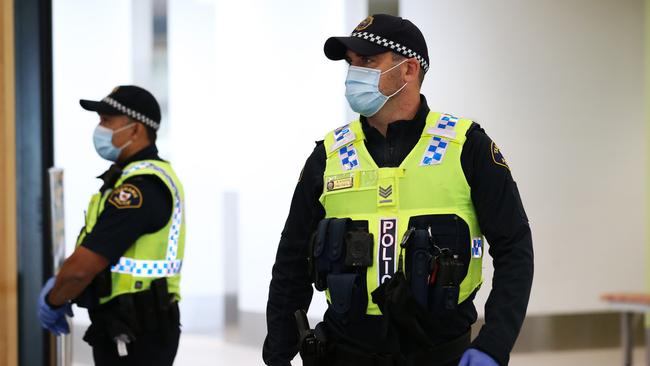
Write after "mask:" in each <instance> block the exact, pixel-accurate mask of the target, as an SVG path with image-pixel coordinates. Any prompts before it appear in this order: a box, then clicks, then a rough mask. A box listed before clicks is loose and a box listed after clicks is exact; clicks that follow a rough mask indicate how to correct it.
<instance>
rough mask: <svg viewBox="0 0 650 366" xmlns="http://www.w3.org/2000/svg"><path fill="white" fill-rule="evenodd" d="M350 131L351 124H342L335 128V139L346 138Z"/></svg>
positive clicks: (337, 140)
mask: <svg viewBox="0 0 650 366" xmlns="http://www.w3.org/2000/svg"><path fill="white" fill-rule="evenodd" d="M348 133H350V125H349V124H347V125H345V126H341V127H339V128H337V129H336V130H334V141H336V142H339V141H341V140H343V139H344V138H345V135H346V134H348Z"/></svg>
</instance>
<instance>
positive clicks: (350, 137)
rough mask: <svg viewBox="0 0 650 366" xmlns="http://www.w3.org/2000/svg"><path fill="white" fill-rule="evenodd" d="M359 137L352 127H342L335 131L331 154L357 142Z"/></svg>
mask: <svg viewBox="0 0 650 366" xmlns="http://www.w3.org/2000/svg"><path fill="white" fill-rule="evenodd" d="M356 138H357V136H356V135H355V133H354V132H353V131H352V129H350V125H349V124H347V125H345V126H341V127H339V128H337V129H336V130H334V144H332V147H330V152H332V151H334V150H336V149H338V148H340V147H341V146H343V145H347V144H349V143H350V142H353V141H354V140H356Z"/></svg>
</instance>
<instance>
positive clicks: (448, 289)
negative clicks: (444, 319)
mask: <svg viewBox="0 0 650 366" xmlns="http://www.w3.org/2000/svg"><path fill="white" fill-rule="evenodd" d="M438 268H439V273H438V283H439V285H440V286H441V287H442V299H441V301H442V305H443V306H444V308H445V309H447V310H453V309H455V308H456V307H457V306H458V296H459V293H460V283H461V282H462V280H463V277H464V275H465V274H464V265H463V263H462V262H461V261H460V260H459V259H458V256H457V255H452V254H450V252H449V250H448V249H443V250H442V252H441V253H440V256H439V259H438Z"/></svg>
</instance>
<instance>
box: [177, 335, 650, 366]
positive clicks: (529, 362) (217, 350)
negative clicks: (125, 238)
mask: <svg viewBox="0 0 650 366" xmlns="http://www.w3.org/2000/svg"><path fill="white" fill-rule="evenodd" d="M260 352H261V351H260V349H259V348H254V347H249V346H242V345H237V344H232V343H227V342H224V341H222V340H220V339H218V338H214V337H206V336H197V335H185V336H184V337H183V338H182V340H181V344H180V349H179V353H178V357H177V362H176V363H175V364H176V365H178V366H190V365H193V366H197V365H206V366H207V365H235V364H239V365H262V362H261V360H260ZM634 356H635V363H634V365H635V366H637V365H638V366H641V365H645V363H644V349H643V348H638V349H636V350H635V354H634ZM621 364H622V362H621V352H620V350H619V349H602V350H596V351H570V352H569V351H563V352H540V353H525V354H513V355H512V360H511V362H510V365H514V366H517V365H525V366H549V365H552V366H585V365H589V366H600V365H602V366H612V365H621ZM293 365H295V366H297V365H301V363H300V361H294V362H293Z"/></svg>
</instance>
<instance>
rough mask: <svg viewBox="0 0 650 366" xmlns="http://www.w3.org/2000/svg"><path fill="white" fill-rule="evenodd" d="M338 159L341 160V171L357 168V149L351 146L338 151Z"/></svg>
mask: <svg viewBox="0 0 650 366" xmlns="http://www.w3.org/2000/svg"><path fill="white" fill-rule="evenodd" d="M339 159H341V166H342V167H343V170H352V169H356V168H358V167H359V158H358V155H357V149H355V148H354V145H352V144H350V145H348V146H343V147H342V148H341V149H339Z"/></svg>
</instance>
